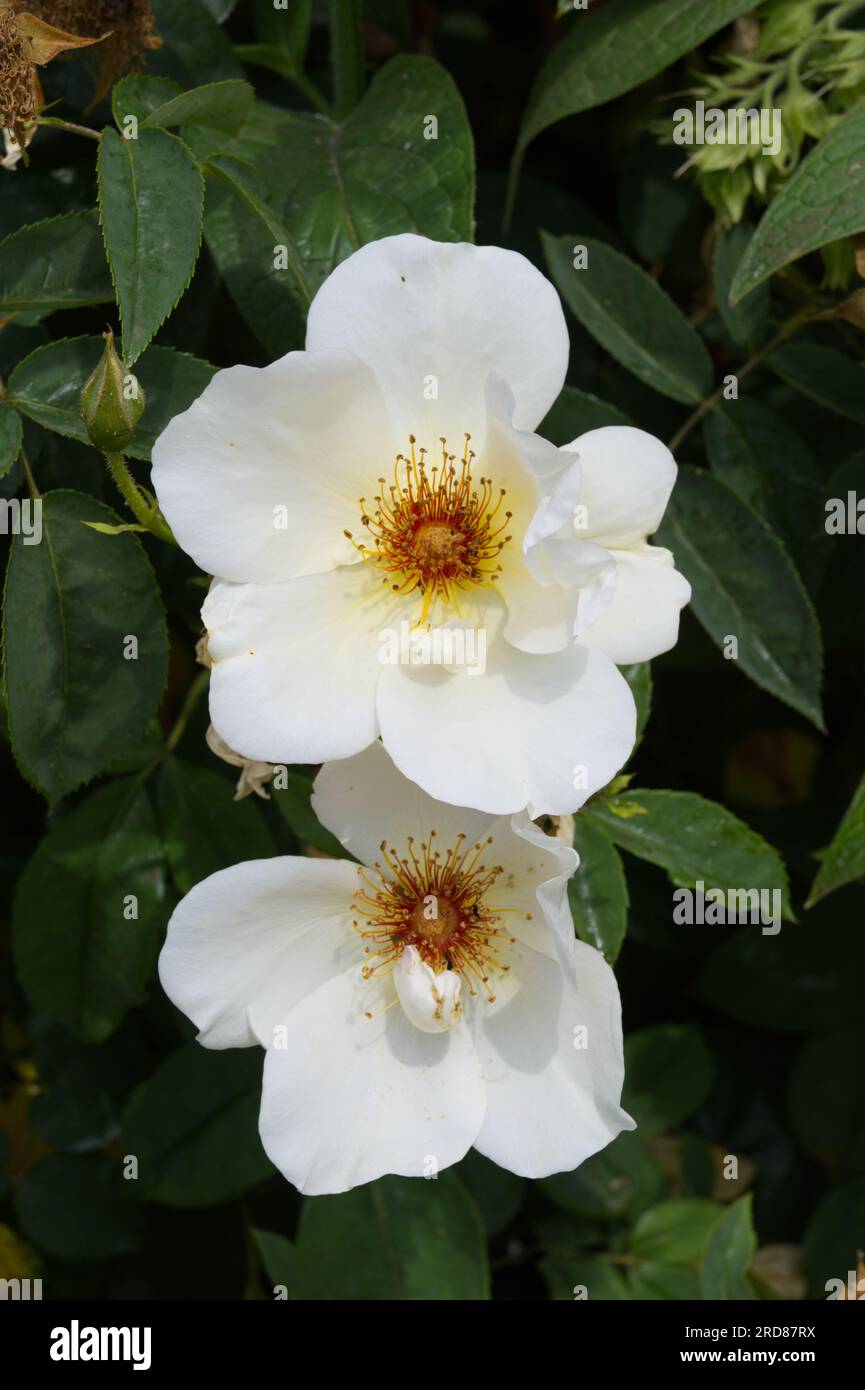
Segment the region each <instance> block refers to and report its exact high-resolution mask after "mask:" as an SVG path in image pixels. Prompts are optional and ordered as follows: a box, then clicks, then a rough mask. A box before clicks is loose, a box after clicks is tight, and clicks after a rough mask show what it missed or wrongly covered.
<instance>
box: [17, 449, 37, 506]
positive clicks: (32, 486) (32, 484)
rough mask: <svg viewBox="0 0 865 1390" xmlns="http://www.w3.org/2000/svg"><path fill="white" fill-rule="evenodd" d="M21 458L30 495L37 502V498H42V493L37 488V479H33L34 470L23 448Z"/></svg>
mask: <svg viewBox="0 0 865 1390" xmlns="http://www.w3.org/2000/svg"><path fill="white" fill-rule="evenodd" d="M19 457H20V459H21V467H22V468H23V469H24V477H25V478H26V480H27V491H28V492H29V493H30V496H31V497H32V498H33V500H34V502H35V500H36V498H37V497H41V496H42V493H41V492H40V491H39V489H38V487H37V486H36V479H35V478H34V477H33V470H32V468H31V467H30V461H29V459H28V458H27V455H26V454H25V452H24V450H23V448H22V450H21V453H20V455H19Z"/></svg>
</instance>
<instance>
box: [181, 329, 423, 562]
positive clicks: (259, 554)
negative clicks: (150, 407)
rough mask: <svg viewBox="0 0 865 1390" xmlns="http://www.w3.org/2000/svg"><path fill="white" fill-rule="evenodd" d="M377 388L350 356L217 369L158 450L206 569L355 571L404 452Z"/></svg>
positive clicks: (302, 356)
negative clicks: (375, 505)
mask: <svg viewBox="0 0 865 1390" xmlns="http://www.w3.org/2000/svg"><path fill="white" fill-rule="evenodd" d="M397 451H398V450H397V445H396V443H395V442H394V439H393V436H392V434H391V429H390V423H389V420H388V418H387V414H386V411H385V407H384V401H383V398H382V394H381V391H380V389H379V386H378V384H377V382H376V380H375V377H374V376H373V374H372V372H371V371H370V370H369V368H368V367H365V366H364V365H363V363H362V362H359V361H358V360H357V359H356V358H355V357H353V356H352V355H351V354H350V353H346V352H326V353H304V352H292V353H289V354H288V356H286V357H283V358H281V359H280V360H279V361H278V362H273V363H271V365H270V366H269V367H264V368H258V367H242V366H241V367H230V368H228V370H226V371H222V372H217V374H216V376H215V377H214V378H213V380H212V381H211V382H210V384H209V385H208V386H207V388H206V389H205V391H204V392H203V394H202V395H201V396H199V398H198V400H197V401H194V402H193V404H192V405H191V406H190V407H189V409H188V410H185V411H183V413H182V414H180V415H176V416H175V417H174V419H173V420H172V421H171V422H170V423H169V424H168V425H167V426H166V428H165V429H164V430H163V432H162V434H161V435H160V436H159V438H158V439H157V441H156V443H155V445H154V446H153V482H154V487H155V488H156V492H157V496H158V498H159V503H160V506H161V507H162V510H163V512H164V513H165V516H166V518H167V520H168V522H169V524H170V525H171V528H172V530H173V531H174V534H175V536H176V537H177V540H178V542H179V544H180V545H181V546H182V547H183V549H184V550H186V551H187V552H188V553H189V554H190V555H191V556H192V558H193V559H194V560H195V562H196V564H198V565H199V566H200V568H201V569H203V570H204V571H205V572H206V573H208V574H217V575H219V576H220V577H221V578H223V579H231V580H236V581H238V582H241V583H247V582H254V583H257V584H274V583H278V582H280V581H281V580H285V579H291V578H292V577H293V576H295V575H302V574H318V573H321V572H322V571H323V570H328V569H333V568H334V566H335V565H339V564H350V563H352V562H353V561H355V560H356V559H357V558H358V552H357V551H356V550H355V548H354V547H353V546H352V544H351V542H350V541H349V540H347V539H346V536H345V534H344V532H345V531H346V530H350V531H353V532H354V533H355V535H357V534H358V533H361V534H362V532H363V528H362V525H361V520H360V518H361V511H362V508H361V506H360V498H361V497H371V496H372V495H373V494H374V493H375V491H376V479H377V478H378V477H379V476H380V475H381V474H383V473H385V474H386V473H388V472H389V471H390V468H391V467H392V465H393V459H394V456H395V454H396V453H397Z"/></svg>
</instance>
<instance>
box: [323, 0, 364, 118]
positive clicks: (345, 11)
mask: <svg viewBox="0 0 865 1390" xmlns="http://www.w3.org/2000/svg"><path fill="white" fill-rule="evenodd" d="M360 16H361V0H330V63H331V69H332V71H333V95H334V105H335V107H336V118H337V120H339V121H342V120H345V118H346V116H347V115H348V114H349V112H350V111H353V110H354V108H355V106H357V103H358V102H359V101H360V99H361V97H362V96H363V83H364V68H363V31H362V29H361V22H360Z"/></svg>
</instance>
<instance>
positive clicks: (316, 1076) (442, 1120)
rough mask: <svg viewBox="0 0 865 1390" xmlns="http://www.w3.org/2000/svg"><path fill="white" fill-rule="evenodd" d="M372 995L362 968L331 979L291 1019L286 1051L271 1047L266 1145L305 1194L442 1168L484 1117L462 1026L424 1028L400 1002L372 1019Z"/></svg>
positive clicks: (264, 1129) (474, 1061) (459, 1151)
mask: <svg viewBox="0 0 865 1390" xmlns="http://www.w3.org/2000/svg"><path fill="white" fill-rule="evenodd" d="M368 993H369V991H368V987H367V986H365V985H361V984H360V983H359V981H358V977H357V975H356V974H355V973H347V974H345V975H341V976H338V977H337V978H336V979H334V980H331V981H329V982H328V983H327V984H325V985H323V986H322V987H321V988H320V989H318V990H317V991H316V992H315V993H314V994H311V995H309V996H308V997H307V998H306V999H305V1000H304V1001H303V1002H302V1003H301V1004H299V1005H298V1006H297V1007H296V1008H295V1009H293V1010H292V1012H291V1013H290V1014H289V1015H288V1017H287V1018H286V1019H285V1020H284V1024H285V1027H286V1030H287V1038H286V1047H285V1048H284V1049H282V1048H278V1049H277V1048H269V1049H268V1052H267V1056H266V1058H265V1064H264V1093H263V1096H262V1104H261V1119H260V1130H261V1141H262V1143H263V1145H264V1148H265V1151H266V1153H267V1155H268V1157H269V1158H270V1159H271V1161H272V1162H273V1163H275V1164H276V1166H277V1168H279V1170H280V1172H281V1173H283V1174H284V1175H285V1177H286V1178H288V1180H289V1182H292V1183H294V1185H295V1187H297V1188H299V1189H300V1191H301V1192H306V1193H310V1194H319V1193H325V1192H345V1191H347V1190H348V1189H349V1188H351V1187H357V1186H358V1185H359V1184H361V1183H365V1182H372V1181H373V1179H374V1178H379V1177H381V1176H382V1175H383V1174H385V1173H399V1174H402V1175H403V1176H405V1177H421V1176H423V1175H424V1173H425V1172H427V1173H428V1172H429V1170H430V1166H431V1163H434V1164H435V1168H436V1169H437V1170H439V1171H440V1170H441V1169H444V1168H447V1167H449V1166H450V1164H452V1163H456V1162H458V1161H459V1159H461V1158H462V1157H463V1156H464V1155H465V1153H466V1152H467V1151H468V1149H469V1148H470V1147H471V1145H472V1143H473V1141H474V1139H475V1137H476V1135H477V1133H478V1131H479V1129H480V1127H481V1124H482V1123H483V1117H484V1109H485V1103H486V1098H485V1095H484V1088H483V1086H482V1084H481V1079H480V1068H479V1065H478V1060H477V1057H476V1055H475V1051H474V1048H473V1046H472V1043H471V1040H470V1038H469V1034H468V1029H467V1028H466V1025H465V1024H464V1023H463V1024H460V1025H459V1026H458V1027H456V1028H452V1029H451V1030H450V1031H449V1032H447V1033H437V1034H433V1033H423V1032H421V1031H420V1029H419V1028H415V1027H414V1025H413V1024H411V1023H410V1022H409V1021H408V1019H407V1018H406V1016H405V1014H404V1013H403V1011H402V1009H400V1008H399V1007H398V1006H395V1007H393V1008H391V1009H389V1010H388V1011H387V1012H385V1013H380V1014H379V1015H378V1016H377V1017H375V1018H372V1019H369V1018H367V1017H366V1016H365V1010H366V1008H367V1007H368ZM392 993H393V991H392V990H391V994H392Z"/></svg>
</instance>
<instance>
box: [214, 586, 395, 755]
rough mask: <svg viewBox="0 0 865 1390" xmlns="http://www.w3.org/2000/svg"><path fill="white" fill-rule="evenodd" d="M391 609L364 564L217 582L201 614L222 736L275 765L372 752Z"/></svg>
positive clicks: (217, 726)
mask: <svg viewBox="0 0 865 1390" xmlns="http://www.w3.org/2000/svg"><path fill="white" fill-rule="evenodd" d="M392 608H393V599H392V596H391V595H390V594H389V592H388V591H387V590H385V589H384V588H383V587H382V585H381V582H380V580H378V579H376V577H375V575H374V574H373V573H372V571H371V569H370V568H369V567H368V566H367V565H364V564H359V565H351V566H348V567H347V568H345V569H339V570H335V571H333V572H331V573H329V574H321V575H314V576H312V577H310V578H306V579H291V580H289V581H288V583H286V584H270V585H266V586H263V585H257V584H225V583H221V582H217V583H215V584H214V585H213V586H212V588H211V590H210V593H209V594H208V596H207V599H206V601H205V604H204V607H203V609H202V616H203V618H204V622H205V625H206V627H207V629H208V652H209V655H210V658H211V660H212V661H213V669H212V672H211V682H210V717H211V720H212V721H213V725H214V728H215V729H216V731H217V733H219V734H220V735H221V736H222V738H224V739H225V741H226V743H227V744H228V745H229V747H231V748H233V749H235V751H236V752H238V753H242V754H243V755H244V757H247V758H255V759H263V760H264V761H266V762H270V763H280V762H282V763H319V762H323V761H324V760H325V759H326V758H345V757H349V756H351V754H352V753H356V752H358V751H359V750H360V749H362V748H366V747H367V746H368V744H370V743H371V742H372V741H373V739H374V738H376V737H377V735H378V724H377V722H376V714H375V688H376V682H377V681H378V679H379V674H380V672H381V671H382V669H383V668H382V666H381V665H380V663H379V661H378V651H379V644H378V640H377V637H378V633H379V631H380V630H381V628H382V627H383V626H386V625H387V623H388V622H389V621H391V620H392V616H391V615H392ZM393 621H396V619H393Z"/></svg>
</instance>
